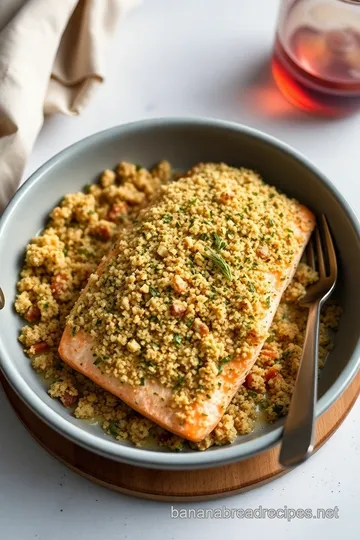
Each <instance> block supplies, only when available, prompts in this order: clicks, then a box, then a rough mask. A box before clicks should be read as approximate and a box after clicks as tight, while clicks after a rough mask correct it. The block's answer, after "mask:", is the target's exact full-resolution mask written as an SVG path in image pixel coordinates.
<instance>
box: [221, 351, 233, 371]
mask: <svg viewBox="0 0 360 540" xmlns="http://www.w3.org/2000/svg"><path fill="white" fill-rule="evenodd" d="M230 360H231V356H230V355H229V356H225V358H222V359H221V360H220V362H219V363H218V373H222V370H223V365H224V364H227V363H228V362H230Z"/></svg>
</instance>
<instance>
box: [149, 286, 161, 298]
mask: <svg viewBox="0 0 360 540" xmlns="http://www.w3.org/2000/svg"><path fill="white" fill-rule="evenodd" d="M149 291H150V294H151V296H159V293H158V291H157V290H156V289H154V287H149Z"/></svg>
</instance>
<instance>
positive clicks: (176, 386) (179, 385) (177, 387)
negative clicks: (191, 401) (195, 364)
mask: <svg viewBox="0 0 360 540" xmlns="http://www.w3.org/2000/svg"><path fill="white" fill-rule="evenodd" d="M184 380H185V376H184V375H180V376H179V377H178V380H177V383H176V384H175V386H173V390H178V389H179V388H181V386H182V385H183V383H184Z"/></svg>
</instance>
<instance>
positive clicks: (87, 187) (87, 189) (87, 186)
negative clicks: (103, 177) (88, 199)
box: [84, 184, 91, 193]
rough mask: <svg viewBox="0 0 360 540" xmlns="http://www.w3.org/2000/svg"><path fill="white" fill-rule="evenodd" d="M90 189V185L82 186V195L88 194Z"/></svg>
mask: <svg viewBox="0 0 360 540" xmlns="http://www.w3.org/2000/svg"><path fill="white" fill-rule="evenodd" d="M90 188H91V184H86V185H85V186H84V193H89V192H90Z"/></svg>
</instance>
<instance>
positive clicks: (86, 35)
mask: <svg viewBox="0 0 360 540" xmlns="http://www.w3.org/2000/svg"><path fill="white" fill-rule="evenodd" d="M135 3H137V0H0V215H1V212H2V210H3V209H4V207H5V205H6V204H7V203H8V201H9V199H10V198H11V196H12V195H13V194H14V192H15V191H16V189H17V187H18V185H19V182H20V179H21V175H22V172H23V170H24V167H25V163H26V159H27V156H28V155H29V153H30V152H31V149H32V147H33V144H34V142H35V139H36V136H37V134H38V133H39V131H40V129H41V126H42V124H43V120H44V114H54V113H57V112H60V113H63V114H69V115H75V114H79V113H80V112H81V110H82V108H83V107H84V106H85V105H86V104H87V102H88V100H89V98H90V97H91V95H92V92H93V90H94V89H95V87H97V86H98V85H99V83H101V82H102V81H103V60H104V58H103V57H104V49H105V46H106V43H107V41H108V38H109V37H110V35H111V34H112V33H113V32H114V30H115V27H116V23H117V21H118V19H119V17H120V16H121V15H122V14H124V13H125V12H126V11H127V10H128V9H129V8H131V7H132V6H133V5H134V4H135Z"/></svg>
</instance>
